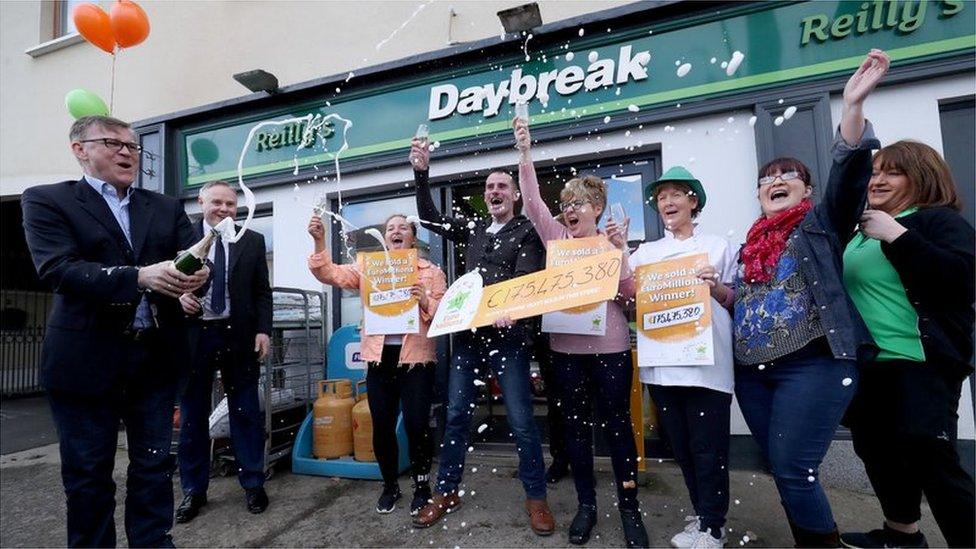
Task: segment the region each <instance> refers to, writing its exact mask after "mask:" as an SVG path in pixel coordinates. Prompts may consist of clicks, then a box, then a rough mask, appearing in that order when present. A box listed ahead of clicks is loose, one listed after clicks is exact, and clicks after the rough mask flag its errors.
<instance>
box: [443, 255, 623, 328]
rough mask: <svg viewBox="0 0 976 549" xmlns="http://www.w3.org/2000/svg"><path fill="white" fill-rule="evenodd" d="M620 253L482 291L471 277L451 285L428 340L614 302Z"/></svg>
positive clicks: (477, 276)
mask: <svg viewBox="0 0 976 549" xmlns="http://www.w3.org/2000/svg"><path fill="white" fill-rule="evenodd" d="M620 256H621V253H620V250H611V251H608V252H603V253H601V254H599V255H591V256H589V257H585V258H582V259H580V260H579V261H576V262H575V263H571V264H568V265H564V266H562V267H555V268H552V269H546V270H544V271H538V272H535V273H532V274H527V275H525V276H520V277H518V278H513V279H511V280H506V281H504V282H499V283H498V284H492V285H491V286H488V287H487V288H483V287H482V284H483V282H482V279H481V275H480V274H478V272H477V271H472V272H470V273H468V274H466V275H464V276H462V277H461V278H459V279H457V280H456V281H454V284H451V287H450V288H448V289H447V293H445V294H444V297H443V298H441V304H440V306H439V307H438V308H437V314H435V315H434V320H433V321H432V322H431V324H430V330H429V331H428V332H427V335H428V337H435V336H439V335H442V334H449V333H452V332H459V331H461V330H468V329H471V328H478V327H481V326H488V325H490V324H494V322H495V320H497V319H499V318H503V317H506V316H508V317H510V318H512V319H513V320H517V319H520V318H527V317H530V316H537V315H540V314H543V313H549V312H552V311H560V310H563V309H569V308H572V307H580V306H583V305H589V304H591V303H599V302H601V301H606V300H608V299H613V297H614V296H615V295H617V285H618V283H619V282H620V280H619V279H620Z"/></svg>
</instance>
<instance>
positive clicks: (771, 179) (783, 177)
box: [759, 171, 800, 187]
mask: <svg viewBox="0 0 976 549" xmlns="http://www.w3.org/2000/svg"><path fill="white" fill-rule="evenodd" d="M791 179H800V172H797V171H792V172H786V173H781V174H779V175H767V176H766V177H760V178H759V186H760V187H765V186H766V185H772V184H773V183H776V181H777V180H779V181H783V182H786V181H789V180H791Z"/></svg>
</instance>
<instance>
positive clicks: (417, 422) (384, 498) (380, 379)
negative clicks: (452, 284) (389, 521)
mask: <svg viewBox="0 0 976 549" xmlns="http://www.w3.org/2000/svg"><path fill="white" fill-rule="evenodd" d="M385 225H386V230H385V234H384V236H383V239H384V240H385V241H386V246H387V248H389V249H391V250H403V249H407V248H413V247H414V245H415V244H416V241H417V228H416V227H415V226H414V224H413V223H410V222H408V221H407V217H406V216H405V215H402V214H394V215H391V216H390V217H389V218H388V219H387V220H386V224H385ZM308 233H309V234H310V235H312V240H314V241H315V253H313V254H312V255H311V256H310V257H309V258H308V268H309V270H311V271H312V274H313V275H315V278H317V279H318V280H319V281H320V282H322V283H323V284H328V285H330V286H338V287H340V288H349V289H358V290H359V291H361V292H364V291H365V280H364V278H363V276H362V265H359V264H356V265H336V264H335V263H333V262H332V258H331V256H330V253H329V250H327V249H326V247H325V226H324V225H323V223H322V219H321V218H320V217H319V216H312V219H311V220H310V221H309V222H308ZM417 271H418V273H417V283H416V284H414V286H413V288H412V290H411V292H412V293H413V296H414V297H415V298H416V299H417V303H418V305H419V308H420V331H419V333H416V334H398V335H370V334H368V333H363V337H362V342H361V343H360V350H361V353H362V357H363V360H364V361H366V363H367V365H368V369H367V370H366V390H367V391H368V392H369V413H370V415H371V416H372V417H373V450H374V452H375V453H376V460H377V461H378V462H379V465H380V472H381V473H382V475H383V493H382V494H381V495H380V498H379V501H378V502H377V503H376V512H378V513H391V512H393V510H394V509H396V502H397V500H399V499H400V497H401V494H400V487H399V486H398V485H397V476H399V470H398V466H397V464H398V463H399V461H400V459H399V456H398V447H397V440H396V422H397V416H398V415H399V412H400V407H401V404H402V407H403V422H404V425H405V426H406V430H407V442H408V445H409V448H410V472H411V475H412V476H413V480H414V494H413V501H412V502H411V503H410V514H416V513H417V512H418V511H419V510H420V508H421V507H423V506H424V505H426V504H427V500H428V499H429V498H430V496H431V492H430V482H429V479H428V475H429V473H430V464H431V459H432V455H433V454H432V450H433V447H432V438H431V432H430V427H429V423H428V417H429V415H430V403H431V399H432V398H433V396H434V367H435V363H436V361H437V345H436V344H435V341H434V340H433V339H429V338H428V337H427V330H428V328H430V321H431V320H432V319H433V318H434V313H435V312H437V305H438V303H440V300H441V297H443V295H444V292H445V291H446V289H447V279H446V278H445V277H444V271H442V270H441V268H440V267H438V266H437V265H434V264H433V263H431V262H430V261H427V260H426V259H423V258H420V259H418V260H417Z"/></svg>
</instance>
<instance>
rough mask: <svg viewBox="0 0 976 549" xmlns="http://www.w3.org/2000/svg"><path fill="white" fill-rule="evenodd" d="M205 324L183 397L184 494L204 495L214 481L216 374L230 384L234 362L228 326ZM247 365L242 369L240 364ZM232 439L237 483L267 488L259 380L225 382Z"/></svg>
mask: <svg viewBox="0 0 976 549" xmlns="http://www.w3.org/2000/svg"><path fill="white" fill-rule="evenodd" d="M215 324H216V323H206V324H205V325H204V326H203V327H201V329H200V340H199V342H198V344H197V348H196V354H195V357H194V360H193V367H192V369H191V370H190V376H189V380H188V381H187V385H186V390H185V392H184V393H183V397H182V399H180V450H179V458H180V459H179V465H180V485H181V486H182V488H183V494H184V495H189V494H206V493H207V486H208V485H209V483H210V422H209V419H210V401H211V395H212V392H213V378H214V371H215V370H217V369H220V370H221V373H222V375H223V377H224V379H225V380H226V379H227V378H228V377H233V376H228V375H227V373H226V372H227V369H229V368H234V367H237V366H239V365H236V364H233V359H232V358H233V354H232V353H231V352H230V343H231V333H230V329H229V328H228V327H227V325H215ZM240 366H243V365H240ZM225 388H226V390H227V409H228V412H229V415H230V418H229V419H230V437H231V443H232V444H233V447H234V459H235V461H236V462H237V467H238V469H237V479H238V481H239V482H240V483H241V486H242V487H244V488H257V487H260V486H264V414H263V413H261V407H260V404H259V401H258V384H257V380H251V381H250V382H248V383H236V384H228V383H225Z"/></svg>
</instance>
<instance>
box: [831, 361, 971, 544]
mask: <svg viewBox="0 0 976 549" xmlns="http://www.w3.org/2000/svg"><path fill="white" fill-rule="evenodd" d="M949 370H950V369H949V368H947V367H944V366H942V365H940V364H939V363H938V362H937V361H935V360H929V361H928V362H910V361H905V360H892V361H885V362H876V363H873V364H868V365H865V366H864V367H863V368H862V369H861V379H860V382H859V384H858V387H857V394H856V396H855V397H854V402H853V403H851V408H850V409H849V411H848V419H849V422H850V427H851V438H852V439H853V441H854V451H855V452H856V453H857V455H858V457H860V458H861V460H862V461H863V462H864V469H865V471H866V472H867V474H868V479H869V480H870V481H871V486H872V487H873V488H874V492H875V494H877V496H878V501H879V502H880V503H881V509H882V511H883V512H884V516H885V518H886V519H888V520H892V521H895V522H901V523H905V524H910V523H912V522H915V521H917V520H919V518H921V512H920V506H921V503H922V494H925V498H926V499H927V500H928V502H929V507H931V508H932V515H933V516H934V517H935V521H936V522H937V523H938V524H939V528H940V529H941V530H942V535H943V536H945V539H946V542H947V543H948V544H949V546H950V547H973V546H974V544H976V541H974V530H973V514H974V512H976V511H974V504H973V479H972V477H970V476H969V474H968V473H967V472H966V471H965V469H963V468H962V465H961V464H960V463H959V454H958V453H957V452H956V422H957V421H958V418H957V415H956V410H957V408H958V406H959V396H960V393H961V390H962V377H961V376H959V375H958V374H955V373H954V372H951V371H949Z"/></svg>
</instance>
